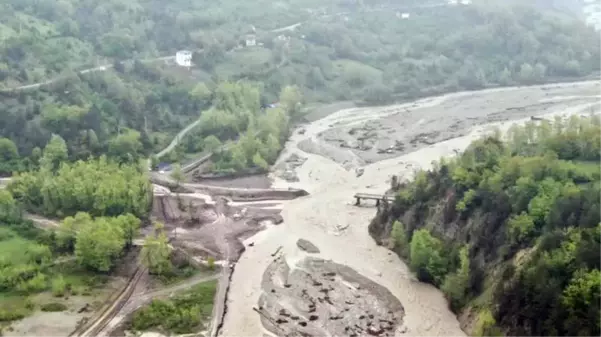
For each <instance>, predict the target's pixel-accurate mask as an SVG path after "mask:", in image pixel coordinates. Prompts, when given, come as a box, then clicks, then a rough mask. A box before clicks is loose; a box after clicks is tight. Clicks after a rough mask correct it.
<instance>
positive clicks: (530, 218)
mask: <svg viewBox="0 0 601 337" xmlns="http://www.w3.org/2000/svg"><path fill="white" fill-rule="evenodd" d="M600 125H601V122H600V118H599V116H592V117H585V118H583V117H577V116H573V117H571V118H570V119H569V120H567V121H566V120H561V119H556V120H555V121H554V122H548V121H543V122H541V123H538V124H537V123H534V122H529V123H527V124H526V125H525V126H522V127H520V126H514V127H512V128H511V129H510V130H509V132H508V134H507V135H506V136H507V137H506V138H501V137H500V135H495V136H490V137H487V138H484V139H481V140H478V141H475V142H473V143H472V144H471V145H470V146H469V148H468V149H467V150H466V151H465V152H464V153H463V154H462V155H460V156H459V157H458V158H456V159H445V160H441V161H440V162H439V163H437V165H436V166H435V168H434V169H432V170H430V171H427V172H425V171H422V172H419V173H417V176H416V178H415V180H414V181H413V182H410V183H407V184H402V185H400V186H399V185H397V184H395V185H396V186H393V189H394V190H395V193H396V199H395V201H394V202H393V203H392V204H391V205H390V206H389V207H387V208H385V209H384V210H383V211H381V212H379V213H378V216H377V218H376V219H375V220H374V221H373V222H372V224H371V225H370V233H371V235H372V236H374V237H375V238H376V239H377V240H383V241H385V242H388V244H389V246H390V247H391V248H393V249H394V250H395V251H396V252H397V253H399V255H401V256H403V257H404V258H406V259H408V260H409V264H410V266H411V267H412V269H413V270H414V271H415V272H416V273H417V276H418V278H419V279H420V280H422V281H425V282H430V283H432V284H434V285H436V286H438V287H440V288H441V289H442V290H443V291H444V292H445V294H446V295H447V297H448V299H449V301H450V305H451V307H452V308H453V309H454V310H455V311H456V312H458V313H465V312H468V313H471V314H472V315H470V316H471V317H476V320H475V322H472V323H475V324H474V325H472V326H473V327H474V331H471V332H473V333H475V334H480V335H497V334H506V335H535V336H538V335H581V336H597V335H599V333H600V318H599V317H600V316H599V315H600V308H599V303H600V300H601V299H600V291H599V289H600V285H601V275H600V272H599V267H600V266H599V249H600V239H599V238H600V237H601V223H600V219H599V214H600V206H599V204H600V193H601V190H600V188H601V187H600V186H601V179H600V175H601V173H600V166H599V162H600V159H601V158H600V153H601V139H600V138H601V136H600V135H601V128H600ZM464 323H466V324H467V323H469V322H464Z"/></svg>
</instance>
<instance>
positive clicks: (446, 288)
mask: <svg viewBox="0 0 601 337" xmlns="http://www.w3.org/2000/svg"><path fill="white" fill-rule="evenodd" d="M469 282H470V258H469V255H468V248H467V247H465V246H464V247H462V248H461V249H460V250H459V268H458V269H457V271H455V272H454V273H451V274H449V275H447V276H446V277H445V279H444V283H443V284H442V286H441V287H440V289H441V290H442V291H443V292H444V293H445V295H446V296H447V297H448V298H449V299H450V301H451V306H452V307H453V308H455V309H457V308H461V307H462V306H463V304H464V303H465V296H466V294H467V291H468V287H469Z"/></svg>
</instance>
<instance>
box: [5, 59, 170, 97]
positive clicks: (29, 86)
mask: <svg viewBox="0 0 601 337" xmlns="http://www.w3.org/2000/svg"><path fill="white" fill-rule="evenodd" d="M174 59H175V56H174V55H171V56H161V57H156V58H150V59H142V60H140V62H154V61H167V60H174ZM130 61H131V60H128V61H121V62H120V63H121V64H123V63H126V62H130ZM112 67H113V64H105V65H101V66H98V67H93V68H88V69H84V70H80V71H78V72H77V73H78V74H87V73H93V72H100V71H106V70H108V69H110V68H112ZM60 79H61V78H60V77H57V78H53V79H50V80H47V81H44V82H38V83H33V84H27V85H22V86H19V87H13V88H4V89H0V91H21V90H28V89H37V88H39V87H41V86H43V85H48V84H52V83H54V82H56V81H58V80H60Z"/></svg>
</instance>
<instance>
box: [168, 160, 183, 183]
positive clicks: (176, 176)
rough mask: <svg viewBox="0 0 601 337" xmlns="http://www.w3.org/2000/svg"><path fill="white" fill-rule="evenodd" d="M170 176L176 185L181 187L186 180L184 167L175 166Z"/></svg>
mask: <svg viewBox="0 0 601 337" xmlns="http://www.w3.org/2000/svg"><path fill="white" fill-rule="evenodd" d="M170 176H171V179H173V180H175V185H176V186H178V187H179V185H180V184H181V183H182V181H183V180H184V178H185V176H184V172H183V171H182V166H181V165H180V164H178V163H176V164H174V165H173V169H172V170H171V174H170Z"/></svg>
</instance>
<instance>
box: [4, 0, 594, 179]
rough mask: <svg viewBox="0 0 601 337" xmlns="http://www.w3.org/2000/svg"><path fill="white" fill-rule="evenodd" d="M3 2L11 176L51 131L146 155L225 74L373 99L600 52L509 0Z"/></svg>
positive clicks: (208, 97)
mask: <svg viewBox="0 0 601 337" xmlns="http://www.w3.org/2000/svg"><path fill="white" fill-rule="evenodd" d="M402 13H408V14H409V15H410V16H409V17H408V18H403V16H402V15H401V14H402ZM0 16H1V19H2V21H1V22H2V24H0V40H2V44H1V45H0V51H1V52H0V84H1V85H2V86H3V87H4V88H6V90H4V91H2V99H1V102H0V111H1V113H0V135H2V136H3V137H5V138H7V139H8V140H10V141H11V142H12V143H14V145H15V146H16V153H15V151H14V148H15V146H12V144H10V142H9V141H8V140H6V139H3V140H2V143H0V144H2V147H0V149H2V151H3V154H2V155H3V156H4V157H5V160H6V162H5V163H3V165H2V167H1V168H0V169H1V170H2V172H1V173H2V174H9V173H10V172H12V171H15V170H22V169H24V168H26V167H28V165H30V163H29V162H23V161H22V158H24V157H29V159H28V160H32V159H35V157H36V156H38V157H39V153H40V150H39V149H41V148H42V147H43V146H45V144H46V143H47V142H48V141H49V139H50V137H51V135H52V134H57V135H59V136H61V137H62V138H63V139H64V140H65V142H66V144H67V146H68V149H69V154H70V158H69V159H71V160H73V159H83V158H87V157H88V156H90V155H99V154H107V155H109V156H110V157H117V158H120V159H122V160H123V159H124V158H126V157H133V158H134V159H136V158H137V157H144V156H148V155H150V154H151V153H153V152H156V151H157V150H160V149H161V148H163V147H164V146H165V145H167V144H168V142H169V141H170V139H171V137H173V135H174V134H175V133H176V132H177V131H178V130H179V129H181V128H182V127H184V126H186V125H188V124H189V123H190V122H192V121H194V120H196V119H198V118H199V117H200V116H201V115H202V114H203V112H204V111H211V110H210V108H211V107H212V106H214V104H215V102H216V101H215V99H216V97H217V95H216V94H215V92H216V90H217V89H218V88H219V86H220V85H221V84H223V83H224V82H236V81H239V80H245V81H246V82H249V83H252V84H253V85H254V86H255V87H256V88H257V89H258V90H259V103H260V105H259V106H265V105H266V104H268V103H273V102H276V101H278V100H279V95H280V93H281V92H282V89H283V88H284V87H285V86H288V85H296V86H298V87H299V88H300V91H301V94H302V96H303V97H304V98H305V100H306V101H307V102H330V101H336V100H355V101H363V102H367V103H371V104H373V103H386V102H390V101H393V100H400V99H407V98H413V97H417V96H424V95H430V94H436V93H441V92H447V91H456V90H462V89H478V88H485V87H491V86H499V85H513V84H532V83H540V82H548V81H556V80H562V79H574V78H581V77H582V76H586V75H590V74H591V73H594V72H596V71H598V70H599V61H600V56H599V50H600V43H599V40H600V39H599V36H598V34H596V33H595V32H594V31H593V30H591V29H589V28H588V27H586V26H584V24H583V23H582V22H580V21H578V20H576V19H575V18H573V17H570V16H566V15H562V14H560V13H557V12H553V11H550V10H547V9H536V8H534V7H528V6H519V5H514V4H512V5H507V4H505V3H504V2H497V1H486V2H482V3H474V4H472V5H469V6H464V5H457V6H451V5H448V4H447V3H446V2H445V1H434V0H432V1H427V2H423V1H404V2H401V3H397V2H394V3H393V2H389V1H362V2H355V1H332V2H328V3H325V4H324V3H323V2H318V1H310V0H305V1H301V0H289V1H280V2H277V3H276V4H272V3H271V2H265V1H259V2H240V1H233V0H231V1H225V2H210V1H192V2H190V1H184V0H174V1H158V0H134V1H127V2H125V1H122V0H110V1H100V2H99V1H92V0H79V1H75V0H61V1H54V0H24V1H22V0H19V1H16V0H10V1H5V2H3V3H2V4H0ZM249 34H254V35H256V38H257V45H256V46H246V44H245V39H246V37H247V36H248V35H249ZM180 49H188V50H192V51H194V56H193V62H194V66H193V67H192V69H190V70H189V71H188V70H185V69H181V68H178V67H177V66H174V65H172V64H171V65H170V64H165V62H166V61H165V59H157V58H158V57H163V56H173V55H174V54H175V52H176V51H177V50H180ZM134 60H135V61H134ZM125 61H127V62H125ZM171 62H172V60H171ZM99 66H106V67H105V68H98V67H99ZM85 69H94V70H95V71H89V72H85V73H80V72H79V71H81V70H85ZM56 78H59V79H61V80H59V81H54V82H52V83H47V84H45V85H43V86H41V87H30V88H25V89H18V90H9V89H11V88H12V89H15V88H19V87H20V86H22V85H27V84H33V83H44V82H46V81H48V80H52V79H56ZM199 88H200V90H199ZM238 131H239V132H240V133H242V132H244V130H238ZM200 133H203V132H200ZM203 136H204V137H206V136H207V135H206V134H203ZM187 147H188V148H190V149H193V148H195V147H196V148H200V147H202V146H200V145H197V146H195V144H188V145H187ZM7 162H9V163H8V164H7ZM226 166H227V165H226Z"/></svg>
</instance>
